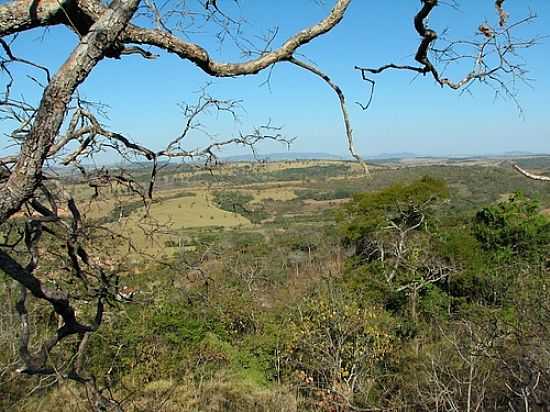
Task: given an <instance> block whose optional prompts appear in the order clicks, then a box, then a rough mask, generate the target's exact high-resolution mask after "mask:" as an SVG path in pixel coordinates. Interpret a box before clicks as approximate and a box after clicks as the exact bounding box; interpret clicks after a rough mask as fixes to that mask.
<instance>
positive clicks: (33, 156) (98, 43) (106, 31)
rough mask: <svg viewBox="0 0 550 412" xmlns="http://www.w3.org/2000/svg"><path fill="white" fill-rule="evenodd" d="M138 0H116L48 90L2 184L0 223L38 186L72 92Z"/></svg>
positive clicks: (86, 74) (115, 34)
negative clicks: (10, 171) (13, 164)
mask: <svg viewBox="0 0 550 412" xmlns="http://www.w3.org/2000/svg"><path fill="white" fill-rule="evenodd" d="M138 3H139V0H114V1H113V3H112V4H111V6H110V7H109V8H108V9H107V10H106V11H105V13H103V15H102V16H101V18H100V19H99V20H98V21H97V23H95V24H94V25H93V26H92V28H93V30H90V32H89V34H87V35H86V36H85V37H84V38H83V39H82V40H81V42H80V44H79V45H78V46H77V47H76V48H75V50H74V51H73V53H72V54H71V56H70V57H69V58H68V59H67V61H66V62H65V64H64V65H63V66H62V67H61V69H60V70H59V71H58V72H57V73H56V75H55V76H54V77H53V79H52V81H51V82H50V83H49V85H48V87H47V88H46V90H45V91H44V94H43V96H42V101H41V103H40V107H39V109H38V111H37V114H36V117H35V120H34V123H33V125H32V129H31V131H30V132H29V134H28V136H27V137H26V139H25V142H24V144H23V147H22V149H21V152H20V155H19V158H18V161H17V163H16V164H15V166H14V170H13V172H12V173H11V175H10V177H9V179H8V181H7V182H6V183H5V184H4V185H3V186H2V187H0V224H1V223H3V222H5V221H6V220H7V219H8V218H9V217H10V216H11V215H13V214H14V213H15V212H17V211H18V210H19V209H20V208H21V205H22V204H23V203H24V202H25V201H27V200H28V199H29V198H30V197H31V196H32V194H33V193H34V191H35V190H36V188H37V186H38V185H39V183H40V180H41V178H42V177H41V169H42V165H43V163H44V161H45V159H46V157H47V155H48V152H49V150H50V147H51V145H52V144H53V141H54V139H55V136H56V135H57V133H58V131H59V129H60V127H61V124H62V123H63V119H64V117H65V112H66V110H67V105H68V103H69V101H70V99H71V96H72V94H73V93H74V91H75V90H76V88H77V87H78V85H79V84H80V83H82V81H83V80H84V79H85V78H86V77H87V76H88V74H89V73H90V72H91V71H92V69H93V68H94V67H95V65H96V64H97V63H98V62H99V61H100V60H101V59H102V58H103V57H104V55H105V52H106V51H107V49H108V48H109V47H110V46H111V44H112V43H113V42H114V41H115V39H116V38H117V37H118V35H119V34H120V33H121V31H122V30H123V29H124V27H125V26H126V24H127V23H128V21H129V20H130V18H131V16H132V15H133V14H134V12H135V10H136V8H137V5H138ZM10 4H11V3H10ZM0 16H2V14H1V13H0Z"/></svg>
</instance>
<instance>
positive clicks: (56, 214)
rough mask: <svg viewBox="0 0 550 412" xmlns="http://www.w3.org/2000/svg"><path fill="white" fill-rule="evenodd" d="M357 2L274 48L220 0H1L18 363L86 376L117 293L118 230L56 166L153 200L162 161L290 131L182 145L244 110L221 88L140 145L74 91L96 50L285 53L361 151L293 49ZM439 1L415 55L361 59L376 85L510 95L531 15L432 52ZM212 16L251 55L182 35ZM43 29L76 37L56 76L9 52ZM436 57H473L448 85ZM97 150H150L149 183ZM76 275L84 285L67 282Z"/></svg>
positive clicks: (7, 231) (210, 154)
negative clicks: (91, 339)
mask: <svg viewBox="0 0 550 412" xmlns="http://www.w3.org/2000/svg"><path fill="white" fill-rule="evenodd" d="M351 1H352V0H334V5H333V7H332V9H331V10H330V12H328V14H327V15H326V17H325V18H323V19H322V20H321V21H319V22H318V23H316V24H313V25H312V26H310V27H307V28H305V29H304V30H301V31H299V32H297V33H295V34H294V35H292V36H290V37H289V38H288V39H286V40H285V41H284V42H282V43H281V44H280V46H279V47H273V44H274V42H275V39H276V35H277V31H276V30H274V31H272V32H270V33H268V35H267V36H266V37H265V42H264V46H263V47H257V46H255V45H254V44H253V43H251V42H250V41H249V40H247V39H245V38H243V37H242V36H240V30H241V26H242V25H243V23H244V22H243V20H242V19H240V18H235V17H233V16H232V15H231V14H230V13H228V12H226V11H224V10H225V9H224V6H225V4H226V3H225V2H221V1H211V0H208V1H204V0H197V2H196V3H195V7H194V8H193V7H192V6H190V5H189V2H177V1H168V2H167V3H164V4H161V3H160V2H155V1H154V0H143V1H140V0H113V1H112V2H110V3H109V4H108V5H106V4H105V3H104V2H101V1H100V0H59V1H58V0H12V1H8V2H5V3H3V4H2V5H0V46H1V48H0V49H1V52H2V54H1V57H0V70H1V71H2V73H3V75H4V78H5V79H6V82H5V87H4V91H3V93H2V96H1V101H0V112H1V115H2V118H3V121H4V122H6V124H9V125H10V127H11V126H13V127H12V132H11V134H10V135H9V136H8V138H9V139H10V142H11V143H12V144H13V147H14V152H15V154H13V155H7V156H4V157H1V158H0V225H1V228H2V231H3V236H2V238H1V239H0V240H1V241H2V245H1V248H0V269H1V270H2V271H3V272H5V274H6V275H7V276H8V277H9V278H11V279H13V280H14V281H15V282H16V283H17V284H18V285H19V286H20V297H19V299H18V301H17V305H16V309H17V312H18V313H19V316H20V320H21V336H20V343H19V354H20V357H21V360H22V363H23V366H22V367H21V368H20V369H19V370H20V371H21V372H23V373H26V374H29V375H36V374H39V375H54V376H59V377H64V378H70V379H75V380H77V381H84V382H90V381H92V380H91V378H89V377H86V376H85V375H84V374H83V372H82V370H81V369H82V365H83V356H84V352H85V348H86V344H87V340H88V336H89V335H90V334H91V333H93V332H94V331H95V330H97V328H98V327H99V326H100V324H101V322H102V318H103V314H104V305H105V304H113V301H116V300H117V296H120V293H119V283H118V282H119V280H118V279H119V278H118V276H117V275H118V273H117V272H118V270H117V265H116V264H110V265H105V264H104V262H102V261H100V259H98V257H97V256H98V255H97V253H98V252H99V249H100V246H99V244H100V243H101V242H99V239H101V240H108V239H109V238H111V239H112V238H113V237H115V236H123V234H116V233H113V232H112V231H109V229H108V228H106V227H95V226H94V225H93V224H91V223H90V222H89V221H88V219H87V218H86V216H85V214H83V213H82V212H81V208H80V206H79V205H78V204H77V202H76V201H75V199H74V198H73V196H72V195H71V194H70V193H68V191H67V190H65V189H66V188H65V186H64V182H65V181H66V180H65V179H64V176H63V175H62V174H61V175H60V174H59V172H58V169H57V168H58V167H61V166H64V167H67V168H77V170H79V172H80V174H81V178H80V180H79V181H80V182H83V183H85V184H87V185H89V186H90V187H91V188H92V189H93V190H94V193H95V195H97V194H98V192H99V191H100V190H101V189H102V188H104V187H112V186H116V187H125V188H126V189H127V190H128V191H131V192H133V193H136V194H139V196H140V197H141V198H142V199H143V201H144V202H145V204H147V203H148V202H150V201H151V199H152V196H153V189H154V185H155V181H156V176H157V172H158V169H159V167H160V166H159V162H160V161H161V160H162V159H164V160H166V159H171V158H181V159H203V160H204V161H206V162H213V161H215V160H216V152H217V151H218V150H219V149H221V148H223V147H225V146H228V145H245V146H248V147H254V145H255V144H256V143H258V142H259V141H262V140H266V139H269V140H274V141H281V142H288V140H287V139H285V138H284V136H283V135H282V134H281V133H280V131H279V130H278V129H277V128H273V127H272V126H270V125H266V126H262V127H258V128H256V129H255V130H252V131H251V132H243V133H241V134H240V135H239V136H236V137H233V138H229V139H226V140H222V141H215V142H213V143H209V144H207V145H204V146H202V147H198V148H196V149H185V147H186V146H185V144H184V143H186V140H187V138H188V136H189V134H190V132H191V131H192V130H197V129H203V130H204V128H203V126H202V124H201V123H200V121H199V118H200V116H201V114H202V113H205V112H207V111H209V110H216V111H220V112H225V113H229V114H230V115H231V116H232V115H234V114H235V113H236V112H237V111H238V105H239V103H238V102H236V101H231V100H220V99H216V98H214V97H212V96H210V95H209V94H207V93H206V92H205V93H204V94H202V95H201V97H200V98H199V100H198V102H197V103H196V104H193V105H188V106H185V107H184V114H185V116H186V119H187V121H186V123H185V125H184V128H183V130H182V131H181V133H180V134H179V135H178V136H175V137H174V139H173V140H172V141H171V142H170V143H169V144H168V145H167V146H166V147H165V148H163V149H162V150H153V149H150V148H148V147H146V146H145V145H144V143H143V142H134V141H132V140H131V139H130V138H128V137H126V136H124V135H123V134H122V133H119V132H114V131H111V130H108V129H107V128H106V127H105V126H104V125H103V124H102V123H101V122H100V120H99V119H98V113H101V112H102V111H103V110H104V107H103V106H101V105H97V104H94V103H92V102H89V101H86V100H85V99H83V98H81V96H80V94H79V92H78V89H79V86H80V85H81V84H82V83H83V82H84V81H85V80H86V79H87V78H88V76H89V75H90V73H91V72H92V71H93V70H94V68H95V67H96V65H97V64H98V63H99V62H100V61H101V60H103V59H119V60H121V63H122V62H123V61H124V56H125V55H128V54H136V55H138V56H141V57H143V58H144V59H155V58H157V57H158V56H156V55H155V54H154V53H153V52H151V51H150V49H151V48H152V49H153V50H161V51H165V52H169V53H172V54H173V55H175V56H177V57H178V58H179V59H181V60H182V61H190V62H192V63H194V64H195V65H196V67H197V69H198V70H202V71H203V72H204V73H206V74H207V75H209V76H212V77H220V78H222V77H235V76H246V75H254V74H257V73H259V72H260V71H262V70H269V69H271V68H272V67H273V66H274V65H275V64H277V63H282V62H287V63H289V64H292V65H294V66H296V67H299V68H302V69H305V70H307V71H308V72H311V73H312V74H314V75H316V76H318V77H319V78H320V79H322V80H323V81H324V82H325V83H327V84H328V86H329V87H330V88H331V89H332V90H333V91H334V92H335V93H336V95H337V97H338V99H339V103H340V106H341V110H342V114H343V118H344V123H345V127H346V135H347V140H348V144H349V148H350V152H351V154H352V155H353V156H355V157H356V158H357V159H358V160H360V159H359V156H358V155H357V153H356V151H355V149H354V147H353V132H352V128H351V122H350V119H349V114H348V111H347V109H346V101H345V98H344V93H343V92H342V90H341V89H340V87H338V85H337V84H336V83H335V82H334V81H333V80H332V79H331V78H330V77H329V76H328V75H326V74H325V73H324V72H322V71H321V70H320V69H319V68H317V67H316V66H314V65H313V64H310V63H307V62H305V61H302V60H301V59H300V60H299V59H298V58H297V57H296V55H297V52H298V51H299V49H300V48H301V46H304V45H305V44H307V43H310V42H312V41H314V40H317V39H318V38H319V37H321V36H322V35H324V34H326V33H328V32H329V31H331V30H332V29H333V28H334V27H336V26H337V25H338V24H340V22H341V21H342V19H343V18H344V16H345V14H346V12H347V11H348V10H349V6H350V4H351ZM436 5H437V1H436V0H423V1H422V8H421V11H420V12H419V13H418V14H417V15H416V16H415V17H414V27H415V28H416V30H417V32H418V34H419V35H420V36H421V44H420V46H419V49H418V52H417V55H416V60H417V61H418V62H419V63H420V64H421V66H419V67H414V66H405V67H401V66H396V65H393V64H390V65H386V66H383V67H381V68H379V69H369V68H358V69H359V70H360V71H361V73H362V75H363V78H364V79H366V80H368V81H369V82H370V83H371V84H372V85H374V83H373V81H372V79H369V78H368V75H369V74H372V73H379V72H382V71H384V70H386V69H389V68H396V69H407V70H412V71H414V72H416V73H420V74H431V75H432V77H433V78H434V79H435V81H436V82H437V83H438V84H440V85H441V86H448V87H451V88H453V89H464V88H467V87H468V86H469V85H471V84H472V83H473V82H474V81H480V82H491V83H496V84H497V85H498V86H499V87H500V89H501V90H504V91H505V92H506V93H507V94H508V95H510V96H512V97H513V96H515V94H514V92H513V89H511V87H510V84H509V83H508V81H514V80H516V79H518V78H522V76H523V75H524V73H525V71H524V69H523V68H522V66H520V65H518V64H516V63H515V60H514V56H515V55H516V53H517V52H518V51H519V50H520V49H524V48H527V47H531V46H532V45H533V44H534V43H535V42H534V41H533V40H531V41H518V40H516V39H515V37H514V36H512V32H513V31H516V30H517V29H518V27H520V26H522V25H523V24H524V23H527V22H529V21H530V20H532V18H533V16H528V17H527V18H525V19H523V20H519V21H516V22H511V23H510V19H509V18H508V16H507V14H506V12H505V11H504V9H503V7H504V1H502V0H501V1H497V2H496V8H497V11H498V13H497V16H498V24H497V25H496V26H495V27H491V26H489V25H488V24H486V23H484V25H483V27H482V26H480V28H479V33H478V35H477V37H476V40H474V41H456V42H451V43H450V45H448V46H446V47H444V48H439V49H438V48H435V47H434V44H435V43H434V42H435V40H436V38H437V35H436V33H435V32H434V31H433V30H431V29H429V28H427V25H426V19H427V17H428V15H429V14H430V12H431V11H432V9H433V8H434V7H435V6H436ZM287 7H289V10H288V13H289V15H290V14H291V13H293V10H291V6H290V5H289V6H287ZM208 24H210V25H214V27H215V30H216V37H217V38H218V39H219V40H220V42H222V43H223V42H224V41H233V42H234V43H235V44H236V45H237V47H239V48H240V49H241V51H242V52H243V54H244V55H245V56H247V58H248V60H246V61H243V62H240V63H226V62H219V61H216V60H215V59H214V58H213V57H212V54H211V53H210V52H209V51H207V50H206V49H204V48H203V47H201V46H200V45H198V44H195V43H193V42H191V41H188V40H187V38H188V35H189V34H190V33H191V32H192V31H193V30H194V29H197V28H202V27H204V26H206V25H208ZM51 26H64V27H66V28H67V29H69V30H71V31H73V32H74V33H75V34H76V35H77V36H78V39H79V41H78V44H77V45H76V47H75V48H74V49H73V50H72V52H71V53H70V55H69V56H68V57H67V59H66V60H65V62H64V64H63V65H62V66H61V67H60V68H59V70H58V71H57V72H56V73H50V70H49V69H48V68H46V67H44V66H41V65H39V64H36V63H33V62H31V61H29V60H27V59H26V58H25V57H23V56H18V55H16V54H15V53H14V52H13V47H12V46H13V44H15V43H16V41H17V38H18V36H19V35H20V34H21V33H24V32H27V31H30V30H31V29H35V28H38V27H51ZM462 46H464V47H469V48H471V49H473V50H475V53H473V54H469V55H463V54H461V53H459V52H458V51H456V50H457V48H459V47H462ZM148 48H149V49H148ZM430 55H433V56H435V60H437V62H438V63H439V64H443V65H446V64H451V63H457V64H462V63H463V62H464V61H466V62H470V61H473V68H472V69H471V71H469V72H468V74H467V75H466V76H465V78H464V79H463V80H460V81H457V82H453V81H451V80H448V79H446V78H444V77H443V76H442V75H441V72H440V71H439V70H438V69H437V68H436V64H434V63H432V59H431V58H430V57H429V56H430ZM364 58H365V56H361V59H364ZM493 63H494V64H493ZM20 66H25V67H26V68H28V69H29V70H31V71H32V72H33V73H34V74H33V75H31V76H30V77H31V79H32V80H33V81H34V82H35V84H36V87H37V88H39V89H40V90H41V92H42V98H41V100H40V103H39V104H38V105H37V106H34V105H33V104H31V103H29V102H28V101H27V100H25V99H24V98H20V97H18V96H16V95H15V93H13V90H14V84H15V82H16V81H17V79H18V76H17V70H18V68H19V67H20ZM369 104H370V101H369ZM366 106H368V104H367V105H366ZM366 106H363V107H364V108H365V107H366ZM102 150H112V151H115V152H118V153H119V154H120V155H121V156H123V157H125V158H131V157H141V158H143V159H146V160H147V161H149V162H150V164H151V174H150V179H149V183H148V184H146V185H141V184H139V183H138V182H137V181H135V180H134V179H133V178H132V176H131V173H128V172H127V171H121V170H114V169H108V168H100V169H99V170H93V171H91V170H89V169H88V168H86V167H84V166H83V165H82V160H83V159H86V158H89V157H90V156H93V155H94V154H95V153H97V152H99V151H102ZM98 233H99V235H98ZM98 237H99V239H98ZM74 284H77V285H78V287H74V286H71V285H74ZM30 295H32V297H33V298H34V299H36V300H38V301H40V302H43V303H46V304H47V305H49V306H50V307H51V309H53V311H54V312H55V313H56V315H57V316H58V317H59V319H60V323H59V328H57V330H56V331H55V333H53V335H52V336H51V337H49V338H48V339H46V340H45V341H44V342H43V343H41V344H40V345H39V348H38V350H33V348H35V347H36V345H35V344H33V343H32V342H30V340H31V339H30V338H31V336H32V333H31V330H30V328H31V323H30V322H29V320H28V311H27V306H28V301H29V297H30ZM92 304H93V305H94V309H93V310H92V311H89V310H88V313H87V315H88V320H87V321H86V320H84V319H86V316H85V315H81V314H79V313H78V312H79V311H80V310H79V307H88V308H89V306H90V305H92ZM69 337H77V338H78V344H77V345H75V347H76V349H75V353H74V354H73V356H71V357H69V358H68V359H66V362H65V363H63V364H61V365H53V364H52V362H51V354H52V351H53V350H54V349H55V348H56V347H58V346H59V344H60V343H61V342H62V341H64V340H65V339H67V338H69ZM98 402H99V401H98Z"/></svg>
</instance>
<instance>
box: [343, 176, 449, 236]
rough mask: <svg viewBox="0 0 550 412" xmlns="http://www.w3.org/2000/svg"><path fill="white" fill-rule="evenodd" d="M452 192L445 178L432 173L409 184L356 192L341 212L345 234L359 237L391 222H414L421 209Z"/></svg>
mask: <svg viewBox="0 0 550 412" xmlns="http://www.w3.org/2000/svg"><path fill="white" fill-rule="evenodd" d="M448 195H449V191H448V188H447V184H446V183H445V181H443V180H440V179H434V178H431V177H428V176H425V177H423V178H422V179H420V180H418V181H415V182H413V183H411V184H408V185H403V184H394V185H392V186H390V187H388V188H387V189H384V190H382V191H379V192H367V193H358V194H355V195H354V196H353V201H352V202H350V203H348V204H347V205H346V206H345V207H344V209H343V211H342V212H341V213H340V215H339V220H340V221H341V222H342V223H343V225H342V231H343V234H344V236H345V237H346V238H347V239H350V240H358V239H360V238H361V237H362V236H364V235H365V234H366V233H368V232H371V231H374V230H376V229H379V228H380V227H381V226H382V225H384V224H387V222H388V221H392V222H394V223H396V224H399V223H401V222H402V221H403V220H406V221H409V223H412V222H414V221H416V220H417V219H418V213H417V212H418V211H419V209H422V210H426V209H428V206H430V204H431V203H433V202H434V201H435V200H438V199H444V198H446V197H447V196H448Z"/></svg>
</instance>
